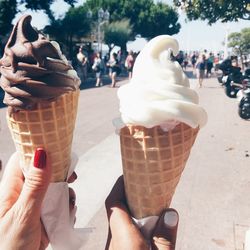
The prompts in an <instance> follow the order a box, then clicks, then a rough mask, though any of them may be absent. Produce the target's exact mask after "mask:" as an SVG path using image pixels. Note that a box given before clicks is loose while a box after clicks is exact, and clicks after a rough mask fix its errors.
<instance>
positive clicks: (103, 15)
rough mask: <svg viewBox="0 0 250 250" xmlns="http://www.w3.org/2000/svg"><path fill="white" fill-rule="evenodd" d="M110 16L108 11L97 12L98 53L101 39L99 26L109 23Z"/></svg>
mask: <svg viewBox="0 0 250 250" xmlns="http://www.w3.org/2000/svg"><path fill="white" fill-rule="evenodd" d="M109 17H110V14H109V12H108V10H106V11H104V10H103V9H102V8H100V9H99V10H98V31H97V36H98V51H101V50H102V39H101V25H103V24H104V23H105V22H107V21H109Z"/></svg>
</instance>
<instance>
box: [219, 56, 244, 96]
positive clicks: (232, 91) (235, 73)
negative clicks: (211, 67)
mask: <svg viewBox="0 0 250 250" xmlns="http://www.w3.org/2000/svg"><path fill="white" fill-rule="evenodd" d="M219 69H220V70H221V71H222V72H223V75H222V76H221V77H218V81H219V82H220V83H221V85H222V86H224V87H225V93H226V95H227V96H228V97H230V98H236V96H237V93H238V91H239V90H240V89H241V88H242V84H241V81H242V73H241V71H240V70H241V69H240V67H236V66H233V65H232V60H231V59H226V60H224V61H223V62H222V63H221V64H220V66H219Z"/></svg>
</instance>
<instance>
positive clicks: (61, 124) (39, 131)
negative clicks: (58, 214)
mask: <svg viewBox="0 0 250 250" xmlns="http://www.w3.org/2000/svg"><path fill="white" fill-rule="evenodd" d="M79 93H80V91H79V90H77V91H71V92H69V93H66V94H64V95H62V96H60V97H59V98H57V99H56V100H55V101H53V102H46V103H39V104H38V105H37V108H36V109H34V110H20V111H19V112H14V113H11V114H7V121H8V125H9V129H10V131H11V134H12V138H13V140H14V143H15V146H16V150H17V152H18V153H19V155H20V161H21V167H22V169H23V171H24V172H26V171H28V169H27V168H28V167H29V166H31V161H32V157H33V155H34V152H35V150H36V148H38V147H42V148H44V149H45V150H46V152H47V154H48V156H49V158H50V161H51V165H52V166H51V167H52V179H51V181H52V182H60V181H65V179H66V178H67V174H68V169H69V167H70V164H71V145H72V139H73V132H74V127H75V120H76V113H77V105H78V97H79Z"/></svg>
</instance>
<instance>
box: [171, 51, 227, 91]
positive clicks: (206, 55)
mask: <svg viewBox="0 0 250 250" xmlns="http://www.w3.org/2000/svg"><path fill="white" fill-rule="evenodd" d="M175 59H176V61H178V63H179V64H180V65H181V66H182V68H183V69H184V70H186V69H187V66H188V65H190V66H191V67H192V70H193V74H194V76H196V77H197V79H198V83H199V87H202V82H203V79H204V78H205V77H206V78H209V77H211V76H212V70H213V69H214V71H217V69H218V68H217V65H218V64H219V62H220V61H221V60H222V59H223V55H221V54H219V53H218V54H216V55H215V54H214V53H213V52H208V51H207V50H206V49H205V50H204V51H202V52H197V51H194V52H193V53H190V54H188V53H184V52H183V51H180V52H179V54H178V55H177V56H176V58H175Z"/></svg>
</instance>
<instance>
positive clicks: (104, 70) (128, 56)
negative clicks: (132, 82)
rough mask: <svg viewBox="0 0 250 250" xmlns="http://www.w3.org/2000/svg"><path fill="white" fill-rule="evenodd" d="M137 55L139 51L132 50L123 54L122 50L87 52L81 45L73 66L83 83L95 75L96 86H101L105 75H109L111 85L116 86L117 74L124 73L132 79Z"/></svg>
mask: <svg viewBox="0 0 250 250" xmlns="http://www.w3.org/2000/svg"><path fill="white" fill-rule="evenodd" d="M137 55H138V53H136V52H134V51H132V50H130V51H128V52H126V53H125V54H122V53H121V50H119V51H118V52H117V53H116V52H111V53H110V54H109V53H106V54H105V55H104V56H103V55H102V54H101V52H94V51H90V52H87V51H86V50H84V49H83V47H79V49H78V52H77V54H76V58H75V59H76V60H75V61H74V62H73V66H74V68H75V69H76V70H77V73H78V75H79V77H80V78H81V80H82V83H84V82H85V81H86V80H87V79H88V78H89V77H95V78H96V84H95V86H96V87H100V86H103V77H104V76H109V78H110V80H111V84H110V87H111V88H115V87H116V83H117V76H119V75H121V74H122V75H124V76H127V77H128V78H129V79H131V77H132V71H133V66H134V62H135V59H136V56H137Z"/></svg>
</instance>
